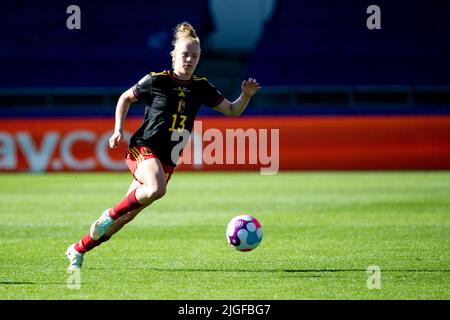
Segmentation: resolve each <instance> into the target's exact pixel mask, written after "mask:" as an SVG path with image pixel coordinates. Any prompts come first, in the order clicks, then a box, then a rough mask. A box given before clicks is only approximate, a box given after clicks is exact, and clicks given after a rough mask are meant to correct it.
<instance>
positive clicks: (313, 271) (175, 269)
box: [92, 268, 450, 274]
mask: <svg viewBox="0 0 450 320" xmlns="http://www.w3.org/2000/svg"><path fill="white" fill-rule="evenodd" d="M92 269H103V268H92ZM147 270H151V271H157V272H227V273H233V272H239V273H241V272H242V273H255V272H256V273H294V274H295V273H299V274H303V273H328V272H329V273H340V272H364V273H365V272H367V269H214V268H185V269H184V268H149V269H147ZM381 271H383V272H450V270H445V269H433V270H430V269H382V270H381Z"/></svg>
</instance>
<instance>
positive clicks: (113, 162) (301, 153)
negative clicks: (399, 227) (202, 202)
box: [0, 116, 450, 174]
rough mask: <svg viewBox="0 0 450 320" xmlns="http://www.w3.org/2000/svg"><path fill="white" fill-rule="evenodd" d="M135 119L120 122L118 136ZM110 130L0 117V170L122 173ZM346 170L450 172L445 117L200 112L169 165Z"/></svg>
mask: <svg viewBox="0 0 450 320" xmlns="http://www.w3.org/2000/svg"><path fill="white" fill-rule="evenodd" d="M141 121H142V119H141V118H128V119H127V120H126V128H125V131H126V134H125V135H126V138H128V139H129V137H130V136H131V135H132V133H133V132H134V130H136V129H137V128H138V127H139V125H140V123H141ZM113 127H114V119H113V118H46V119H19V118H17V119H1V120H0V171H34V172H43V171H109V170H126V165H125V161H124V155H125V150H126V147H127V142H125V141H124V142H123V143H122V144H121V145H120V147H119V148H118V149H115V150H110V149H109V147H108V139H109V137H110V135H111V134H112V129H113ZM175 138H177V137H175ZM178 138H179V139H180V141H181V140H182V138H183V137H182V136H178ZM353 169H359V170H371V169H386V170H390V169H400V170H401V169H450V117H449V116H421V117H419V116H395V117H394V116H389V117H381V116H364V117H362V116H357V117H356V116H355V117H350V116H349V117H287V116H283V117H245V116H243V117H239V118H227V117H203V118H199V119H198V121H196V125H195V129H194V131H193V133H192V135H191V138H190V140H189V143H188V144H187V146H186V147H185V149H184V152H183V157H182V159H181V160H180V163H179V166H178V169H177V170H260V171H261V172H262V173H263V174H273V173H276V172H277V171H278V170H353Z"/></svg>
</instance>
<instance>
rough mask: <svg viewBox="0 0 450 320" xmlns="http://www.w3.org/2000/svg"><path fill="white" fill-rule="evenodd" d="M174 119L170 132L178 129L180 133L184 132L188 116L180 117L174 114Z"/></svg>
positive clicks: (181, 115)
mask: <svg viewBox="0 0 450 320" xmlns="http://www.w3.org/2000/svg"><path fill="white" fill-rule="evenodd" d="M172 118H173V120H172V126H171V127H170V128H169V131H175V129H177V130H178V132H181V131H183V130H184V127H185V122H186V119H187V116H185V115H183V114H180V116H179V117H178V114H176V113H174V114H173V115H172ZM178 121H179V123H178V126H177V122H178Z"/></svg>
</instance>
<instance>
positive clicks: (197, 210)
mask: <svg viewBox="0 0 450 320" xmlns="http://www.w3.org/2000/svg"><path fill="white" fill-rule="evenodd" d="M130 181H131V180H130V175H129V174H127V173H108V174H100V173H98V174H83V173H67V174H44V175H40V174H4V173H3V174H0V217H1V220H0V221H1V222H0V299H121V300H122V299H164V300H166V299H171V300H184V299H205V300H221V299H246V300H247V299H250V300H253V299H275V300H277V299H283V300H302V299H450V172H341V173H339V172H284V173H279V174H277V175H274V176H261V175H259V174H258V173H257V172H254V173H252V172H243V173H236V172H224V173H201V172H197V173H186V172H176V173H175V174H174V176H173V178H172V180H171V181H170V183H169V186H168V192H167V194H166V196H165V197H164V198H163V199H161V200H159V201H158V202H156V203H154V204H153V205H152V206H150V207H148V208H146V209H145V210H144V211H143V212H142V213H141V214H140V215H139V216H138V217H137V218H136V219H135V220H134V221H132V222H131V223H130V224H128V225H127V226H126V227H125V228H124V229H122V230H121V231H120V232H119V233H118V234H116V235H115V236H114V237H113V238H112V239H111V240H110V241H109V242H107V243H105V244H103V245H101V246H100V247H98V248H96V249H94V250H93V251H91V252H89V253H88V254H86V256H85V262H84V265H83V270H82V272H81V278H80V288H79V289H73V288H72V289H70V288H69V287H68V286H67V285H66V281H67V277H68V274H67V273H66V267H67V260H66V258H65V256H64V251H65V249H66V247H67V246H68V245H69V244H71V243H73V242H75V241H76V240H78V239H79V238H80V236H82V235H84V234H86V232H87V231H88V230H89V226H90V224H91V222H92V221H94V220H95V219H97V218H98V216H99V215H100V214H101V212H102V211H103V209H104V208H107V207H110V206H112V205H113V204H115V203H116V202H117V201H118V200H120V199H121V198H122V197H123V195H124V192H125V191H126V189H127V188H128V184H129V182H130ZM238 214H253V215H255V216H256V217H257V218H258V219H259V220H260V221H261V223H262V226H263V231H264V237H263V241H262V243H261V245H260V246H259V247H258V248H257V249H256V250H254V251H252V252H249V253H241V252H237V251H235V250H233V249H232V248H230V247H228V245H227V243H226V238H225V229H226V225H227V223H228V221H229V220H230V219H231V218H232V217H233V216H235V215H238ZM371 265H375V266H378V267H379V268H380V276H381V278H380V285H381V286H380V287H379V289H376V288H375V289H369V288H368V286H367V283H368V278H369V277H370V276H371V274H369V273H367V268H368V267H369V266H371Z"/></svg>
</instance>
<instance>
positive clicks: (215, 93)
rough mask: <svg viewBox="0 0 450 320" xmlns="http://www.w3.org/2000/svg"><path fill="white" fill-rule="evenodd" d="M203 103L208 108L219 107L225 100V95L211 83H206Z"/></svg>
mask: <svg viewBox="0 0 450 320" xmlns="http://www.w3.org/2000/svg"><path fill="white" fill-rule="evenodd" d="M203 90H204V91H203V101H202V103H203V104H205V105H207V106H208V107H211V108H215V107H217V106H218V105H219V104H220V103H221V102H222V101H223V100H224V99H225V97H224V95H223V94H222V93H220V92H219V90H217V89H216V87H214V86H213V85H212V84H211V83H209V81H205V85H204V89H203Z"/></svg>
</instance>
